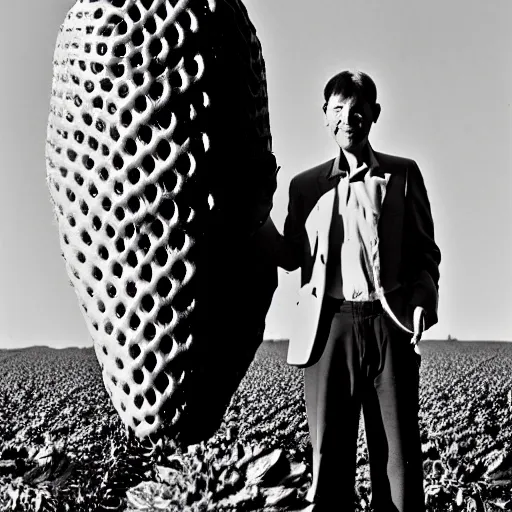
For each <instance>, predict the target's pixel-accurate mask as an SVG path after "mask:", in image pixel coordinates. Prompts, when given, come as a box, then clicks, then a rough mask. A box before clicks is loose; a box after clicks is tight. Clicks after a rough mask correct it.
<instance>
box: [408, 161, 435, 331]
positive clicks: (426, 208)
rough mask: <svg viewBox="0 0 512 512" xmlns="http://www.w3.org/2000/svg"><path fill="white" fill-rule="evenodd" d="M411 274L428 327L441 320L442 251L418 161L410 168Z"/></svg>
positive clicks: (414, 294) (414, 296)
mask: <svg viewBox="0 0 512 512" xmlns="http://www.w3.org/2000/svg"><path fill="white" fill-rule="evenodd" d="M405 201H406V210H405V211H406V214H405V222H406V226H407V238H406V240H405V243H406V245H407V251H408V258H407V259H408V262H409V275H410V277H411V279H412V283H413V286H412V295H411V303H410V304H411V306H412V307H414V308H415V307H421V308H423V309H424V310H425V323H426V326H427V328H428V327H430V326H431V325H434V324H435V323H437V293H438V290H439V264H440V263H441V251H440V250H439V247H438V246H437V244H436V242H435V239H434V221H433V219H432V212H431V209H430V202H429V199H428V194H427V190H426V188H425V183H424V180H423V176H422V175H421V172H420V170H419V168H418V166H417V164H416V163H415V162H414V163H413V165H411V166H410V167H409V170H408V178H407V193H406V199H405Z"/></svg>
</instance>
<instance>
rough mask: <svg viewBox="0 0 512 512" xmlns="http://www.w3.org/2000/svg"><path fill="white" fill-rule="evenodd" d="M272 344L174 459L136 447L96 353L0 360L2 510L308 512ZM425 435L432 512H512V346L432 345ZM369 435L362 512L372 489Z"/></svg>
mask: <svg viewBox="0 0 512 512" xmlns="http://www.w3.org/2000/svg"><path fill="white" fill-rule="evenodd" d="M285 350H286V346H285V345H284V344H283V343H264V344H263V345H262V346H261V348H260V350H259V352H258V354H257V356H256V358H255V360H254V362H253V363H252V365H251V368H250V370H249V372H248V374H247V375H246V376H245V378H244V379H243V381H242V383H241V385H240V388H239V390H238V391H237V393H236V395H235V396H234V397H233V400H232V402H231V405H230V407H229V409H228V411H227V414H226V416H225V419H224V422H223V424H222V426H221V428H220V429H219V431H218V432H217V433H216V434H215V435H214V436H213V437H212V438H210V439H209V440H208V441H207V442H203V443H200V444H197V445H193V446H190V447H188V448H187V447H179V446H176V445H175V443H174V442H172V441H169V440H167V439H163V438H162V439H159V440H158V442H156V443H155V442H153V443H149V442H148V443H146V444H143V443H140V442H139V441H137V440H136V439H134V438H133V437H130V435H128V434H127V433H126V432H125V430H124V427H123V425H122V423H121V421H120V419H119V417H118V416H117V413H116V412H115V410H114V408H113V407H112V405H111V402H110V400H109V398H108V395H107V393H106V391H105V388H104V386H103V382H102V378H101V372H100V369H99V367H98V364H97V361H96V358H95V355H94V353H93V351H92V349H66V350H61V351H57V350H51V349H47V348H32V349H25V350H15V351H0V371H1V374H2V376H3V378H2V380H1V382H0V510H2V511H3V510H6V511H7V510H20V511H24V510H27V511H41V512H43V511H58V512H60V511H66V510H70V511H77V512H82V511H84V512H85V511H108V510H110V511H112V510H119V511H121V510H123V511H124V510H126V511H127V512H134V511H145V510H147V511H150V510H162V511H169V512H173V511H183V510H186V511H193V512H200V511H224V510H237V511H240V512H243V511H245V510H247V511H249V510H252V511H254V510H266V511H267V510H268V511H271V510H274V511H279V510H290V509H293V508H299V506H300V504H301V503H303V498H304V496H305V493H306V491H307V488H308V486H309V484H310V481H311V465H310V458H311V447H310V444H309V437H308V430H307V419H306V412H305V405H304V400H303V390H302V372H301V371H300V370H298V369H296V368H292V367H290V366H288V365H287V364H286V363H285V358H284V355H285ZM423 351H424V356H423V362H422V368H421V397H420V402H421V411H420V421H421V432H422V446H423V453H424V469H425V491H426V500H427V504H428V507H427V509H428V511H429V512H441V511H442V512H451V511H453V512H457V511H475V512H484V511H485V512H497V511H501V510H512V492H511V491H512V421H511V418H512V414H511V413H512V346H510V345H507V344H479V343H478V344H476V343H474V344H471V343H460V342H457V343H452V342H451V343H446V342H435V343H434V342H432V343H425V344H424V346H423ZM368 461H369V459H368V452H367V448H366V443H365V437H364V430H363V424H362V423H361V429H360V433H359V440H358V450H357V484H356V491H357V506H358V510H360V511H363V510H364V511H366V510H369V504H370V501H371V486H370V481H369V462H368Z"/></svg>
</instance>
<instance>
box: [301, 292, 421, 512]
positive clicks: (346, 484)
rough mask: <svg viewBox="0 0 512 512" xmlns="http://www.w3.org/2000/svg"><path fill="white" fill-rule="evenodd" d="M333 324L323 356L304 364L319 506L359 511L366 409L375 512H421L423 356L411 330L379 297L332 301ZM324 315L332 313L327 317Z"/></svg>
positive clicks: (332, 510)
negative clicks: (356, 496) (356, 497)
mask: <svg viewBox="0 0 512 512" xmlns="http://www.w3.org/2000/svg"><path fill="white" fill-rule="evenodd" d="M324 307H327V308H332V314H331V315H328V317H329V316H330V317H332V320H331V329H330V332H329V336H328V339H327V342H326V345H325V348H324V351H323V353H322V355H321V357H320V359H319V361H318V362H317V363H316V364H315V365H313V366H311V367H309V368H306V369H305V370H304V380H305V397H306V407H307V413H308V423H309V430H310V434H311V442H312V445H313V483H312V486H311V489H310V491H309V494H308V499H309V500H310V501H312V502H314V503H315V504H317V506H315V508H314V510H315V511H317V510H318V511H324V510H328V511H330V512H335V511H338V510H339V511H342V512H350V511H353V510H354V487H355V472H356V471H355V467H356V466H355V465H356V448H357V435H358V425H359V417H360V411H361V408H362V410H363V415H364V424H365V430H366V439H367V443H368V451H369V455H370V475H371V485H372V505H373V510H374V511H375V512H422V511H424V510H425V506H424V494H423V464H422V453H421V443H420V436H419V426H418V408H419V405H418V402H419V365H420V358H419V356H418V355H417V354H416V353H415V352H414V349H413V347H412V346H411V344H410V339H411V335H410V334H407V333H406V332H404V331H401V330H400V329H399V328H398V327H395V325H394V323H393V321H392V320H391V319H390V318H389V317H388V316H387V315H386V314H385V313H383V311H382V308H381V305H380V303H379V302H365V303H357V302H348V301H346V302H341V301H335V300H332V301H328V302H327V303H326V304H325V305H324ZM324 318H325V317H324Z"/></svg>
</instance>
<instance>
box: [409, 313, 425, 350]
mask: <svg viewBox="0 0 512 512" xmlns="http://www.w3.org/2000/svg"><path fill="white" fill-rule="evenodd" d="M413 326H414V334H413V335H412V338H411V344H412V345H414V351H415V352H416V353H417V354H419V353H420V349H419V347H418V344H419V342H420V341H421V336H422V334H423V331H424V329H425V310H424V309H423V308H422V307H421V306H416V308H414V315H413Z"/></svg>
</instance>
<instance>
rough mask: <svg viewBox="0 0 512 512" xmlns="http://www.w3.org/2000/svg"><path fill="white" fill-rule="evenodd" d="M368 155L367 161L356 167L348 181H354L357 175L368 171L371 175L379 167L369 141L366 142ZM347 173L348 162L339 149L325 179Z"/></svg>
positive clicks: (343, 176) (362, 174)
mask: <svg viewBox="0 0 512 512" xmlns="http://www.w3.org/2000/svg"><path fill="white" fill-rule="evenodd" d="M367 147H368V155H367V162H365V163H364V164H363V165H362V166H361V167H359V168H358V169H356V171H355V172H354V173H353V175H352V176H350V181H356V180H357V179H358V177H360V176H364V175H365V174H366V172H369V174H370V176H373V175H374V174H375V173H376V172H377V170H378V169H379V168H380V164H379V161H378V160H377V157H376V156H375V152H374V151H373V149H372V147H371V145H370V143H368V146H367ZM348 175H349V168H348V162H347V159H346V158H345V155H344V154H343V151H342V150H341V149H340V151H339V153H338V156H337V157H336V158H335V159H334V161H333V163H332V166H331V168H330V170H329V173H328V175H327V179H329V180H330V179H334V178H337V177H340V178H345V177H346V176H348Z"/></svg>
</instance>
